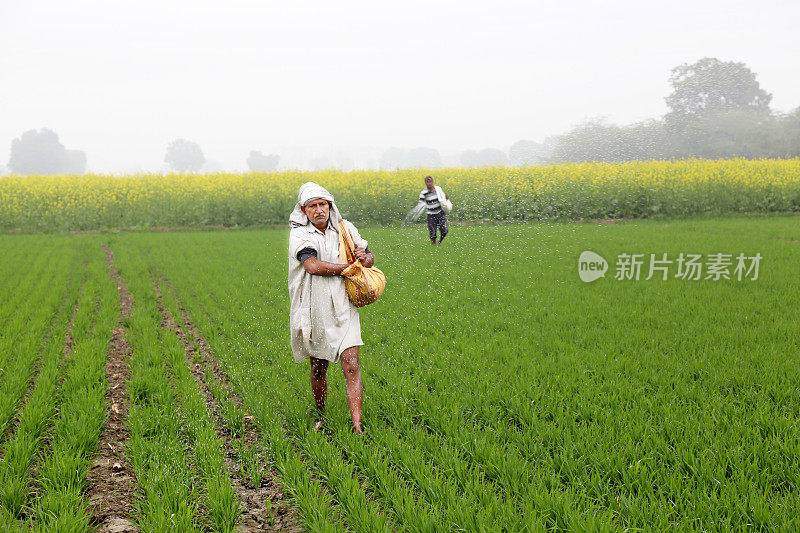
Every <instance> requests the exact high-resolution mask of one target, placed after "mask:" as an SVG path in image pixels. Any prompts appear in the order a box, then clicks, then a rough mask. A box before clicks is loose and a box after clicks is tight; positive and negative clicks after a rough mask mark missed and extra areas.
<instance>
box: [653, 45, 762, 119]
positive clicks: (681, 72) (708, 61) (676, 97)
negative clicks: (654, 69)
mask: <svg viewBox="0 0 800 533" xmlns="http://www.w3.org/2000/svg"><path fill="white" fill-rule="evenodd" d="M669 82H670V85H672V93H671V94H670V95H669V96H667V98H666V102H667V106H668V107H669V109H670V111H669V113H668V114H667V116H666V117H665V118H666V121H667V126H668V127H669V128H670V129H672V130H676V131H680V130H681V129H683V127H685V126H686V125H687V124H688V123H690V122H691V121H692V120H694V119H697V118H700V117H702V116H703V115H704V114H706V113H709V112H711V113H719V112H726V111H734V110H742V111H744V110H747V111H752V112H754V113H759V114H769V112H770V109H769V103H770V101H771V100H772V95H771V94H769V93H767V92H766V91H764V89H762V88H761V86H760V85H759V83H758V81H756V75H755V74H754V73H753V72H752V71H751V70H750V69H749V68H747V67H746V66H745V64H744V63H735V62H733V61H727V62H723V61H720V60H719V59H716V58H713V57H705V58H703V59H701V60H699V61H697V62H696V63H694V64H692V65H688V64H683V65H680V66H677V67H675V68H674V69H672V75H671V76H670V79H669Z"/></svg>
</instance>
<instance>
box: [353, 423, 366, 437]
mask: <svg viewBox="0 0 800 533" xmlns="http://www.w3.org/2000/svg"><path fill="white" fill-rule="evenodd" d="M353 433H358V434H359V435H363V434H364V430H363V429H361V425H358V426H355V425H354V426H353Z"/></svg>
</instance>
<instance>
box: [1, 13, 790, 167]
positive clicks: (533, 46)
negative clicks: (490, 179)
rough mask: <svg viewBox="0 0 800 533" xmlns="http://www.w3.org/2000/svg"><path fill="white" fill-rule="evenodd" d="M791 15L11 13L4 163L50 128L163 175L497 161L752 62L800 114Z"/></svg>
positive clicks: (102, 162)
mask: <svg viewBox="0 0 800 533" xmlns="http://www.w3.org/2000/svg"><path fill="white" fill-rule="evenodd" d="M799 19H800V4H798V3H795V2H789V1H766V2H760V3H755V2H738V1H737V2H723V1H679V2H671V3H664V4H662V5H660V6H655V7H654V5H653V4H649V3H646V4H642V3H640V2H633V1H624V2H614V3H613V4H612V3H608V2H606V3H601V2H573V3H563V2H556V1H548V2H537V3H531V2H523V1H499V2H491V3H489V2H463V1H462V2H430V1H427V2H421V1H406V2H402V3H400V2H394V3H391V4H390V3H368V2H353V1H343V2H335V3H331V2H323V1H312V2H280V3H275V2H270V3H265V2H256V1H233V2H224V3H223V2H189V1H173V2H168V3H163V2H156V1H155V0H143V1H141V2H137V3H135V4H131V5H126V6H125V7H122V6H120V5H117V4H113V3H107V2H100V1H99V0H79V1H76V2H69V3H63V2H56V1H55V0H35V1H30V2H22V1H21V0H4V1H3V2H2V3H1V4H0V49H2V50H3V52H2V54H0V117H2V120H0V166H4V165H6V164H7V162H8V161H9V150H10V145H11V141H12V140H13V139H15V138H17V137H19V136H20V135H21V134H22V133H23V132H24V131H27V130H31V129H34V128H36V129H38V128H42V127H46V128H50V129H52V130H53V131H55V132H57V133H58V135H59V137H60V140H61V142H62V143H63V144H64V145H65V146H66V147H67V148H68V149H77V150H83V151H85V152H86V154H87V157H88V170H89V171H93V172H103V173H123V172H134V171H160V170H165V169H166V168H167V165H166V164H165V163H164V154H165V150H166V146H167V144H168V143H169V142H170V141H171V140H173V139H176V138H186V139H190V140H192V141H195V142H197V143H198V144H199V145H200V146H201V147H202V149H203V151H204V154H205V157H206V158H207V160H208V164H207V167H208V168H209V169H224V170H244V169H246V168H247V164H246V158H247V155H248V152H249V151H250V150H259V151H262V152H263V153H264V154H270V153H275V154H280V156H281V160H280V167H283V168H286V167H295V166H306V167H308V166H309V165H312V162H313V160H315V159H316V162H317V163H318V164H320V165H321V164H323V163H325V162H327V163H328V164H330V165H336V166H344V167H346V166H348V165H349V166H356V167H370V166H373V167H374V166H377V163H378V160H379V158H380V156H381V154H382V152H383V151H384V150H385V149H386V148H389V147H393V146H396V147H402V148H408V149H410V148H415V147H420V146H425V147H431V148H435V149H438V150H439V151H440V152H441V154H442V157H443V160H444V162H445V163H451V164H458V154H459V153H460V152H462V151H464V150H466V149H482V148H498V149H501V150H504V151H507V150H508V148H509V146H510V145H511V144H512V143H514V142H515V141H518V140H520V139H530V140H534V141H537V142H541V141H543V140H544V139H545V138H546V137H548V136H550V135H555V134H559V133H563V132H564V131H566V130H568V129H569V128H570V127H572V126H574V125H575V124H577V123H580V122H582V121H584V120H586V119H589V118H592V117H596V116H600V115H602V116H606V117H607V118H608V120H609V121H611V122H614V123H619V124H628V123H632V122H637V121H641V120H645V119H648V118H659V117H661V116H663V115H664V114H665V113H666V112H667V106H666V104H665V102H664V98H665V96H667V94H668V93H669V90H670V88H669V75H670V70H671V69H672V68H673V67H675V66H677V65H681V64H684V63H693V62H695V61H697V60H698V59H700V58H702V57H716V58H719V59H720V60H722V61H737V62H743V63H745V64H746V65H747V66H748V67H749V68H750V69H752V71H753V72H755V73H756V74H757V79H758V81H759V83H760V84H761V87H762V88H763V89H764V90H766V91H767V92H769V93H771V94H772V102H771V108H772V109H773V110H777V111H789V110H792V109H795V108H797V107H798V106H800V97H798V94H800V93H798V86H800V83H799V82H800V69H798V68H797V62H796V51H797V50H800V34H799V33H798V32H797V31H796V28H795V26H796V21H797V20H799Z"/></svg>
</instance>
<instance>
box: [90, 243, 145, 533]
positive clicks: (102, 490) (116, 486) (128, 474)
mask: <svg viewBox="0 0 800 533" xmlns="http://www.w3.org/2000/svg"><path fill="white" fill-rule="evenodd" d="M102 247H103V251H104V252H105V255H106V263H107V265H108V274H109V276H110V277H111V279H112V280H113V281H114V282H115V283H116V284H117V289H118V291H119V303H120V316H119V323H118V325H117V329H115V330H113V331H112V336H111V342H110V343H109V348H108V352H107V356H106V366H105V375H106V382H107V383H108V392H107V395H106V413H107V414H106V425H105V427H104V428H103V432H102V433H101V434H100V447H99V450H98V454H97V456H96V457H95V460H94V462H93V463H92V466H91V469H90V471H89V477H88V490H87V498H88V501H89V508H90V509H91V512H92V525H93V526H95V527H97V529H96V531H97V532H99V533H111V532H114V533H123V532H129V531H138V528H136V527H135V525H134V523H133V518H134V515H135V513H136V507H135V502H136V499H137V485H136V478H135V475H134V472H133V468H132V467H131V465H130V463H129V461H128V460H127V458H126V456H125V449H126V446H127V443H128V440H129V439H130V431H129V430H128V428H127V427H126V421H127V419H128V411H129V407H130V406H129V402H128V382H129V381H130V377H131V373H130V368H129V367H128V358H129V357H130V355H131V346H130V343H129V342H128V338H127V336H126V334H125V328H124V327H123V322H124V321H125V319H127V318H129V317H130V316H131V312H132V309H133V298H132V297H131V294H130V292H128V288H127V286H126V285H125V281H124V280H123V279H122V277H121V276H120V275H119V273H118V272H117V269H116V267H115V266H114V254H113V253H112V252H111V249H110V248H109V247H108V246H106V245H105V244H104V245H102Z"/></svg>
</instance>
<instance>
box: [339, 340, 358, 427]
mask: <svg viewBox="0 0 800 533" xmlns="http://www.w3.org/2000/svg"><path fill="white" fill-rule="evenodd" d="M341 362H342V372H344V379H345V388H346V389H347V404H348V405H349V406H350V416H352V417H353V431H354V432H356V433H364V430H362V429H361V409H362V404H363V397H364V385H363V384H362V382H361V368H360V367H359V365H358V346H351V347H350V348H348V349H346V350H345V351H343V352H342V358H341Z"/></svg>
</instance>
